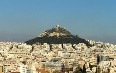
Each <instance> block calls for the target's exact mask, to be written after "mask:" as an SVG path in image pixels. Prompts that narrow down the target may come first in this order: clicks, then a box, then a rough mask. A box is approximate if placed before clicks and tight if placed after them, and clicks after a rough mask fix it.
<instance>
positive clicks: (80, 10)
mask: <svg viewBox="0 0 116 73" xmlns="http://www.w3.org/2000/svg"><path fill="white" fill-rule="evenodd" d="M56 25H60V26H62V27H64V28H66V29H67V30H69V31H70V32H71V33H72V34H74V35H78V36H79V37H82V38H85V39H89V40H95V41H102V42H109V43H113V44H116V0H0V41H15V42H24V41H27V40H29V39H32V38H35V37H37V36H38V35H39V34H40V33H41V32H44V31H45V30H47V29H50V28H52V27H54V26H56Z"/></svg>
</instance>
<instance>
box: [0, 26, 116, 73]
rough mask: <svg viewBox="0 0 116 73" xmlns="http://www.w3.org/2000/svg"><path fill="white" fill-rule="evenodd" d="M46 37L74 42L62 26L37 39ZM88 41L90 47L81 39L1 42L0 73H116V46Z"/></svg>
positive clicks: (46, 32) (44, 33)
mask: <svg viewBox="0 0 116 73" xmlns="http://www.w3.org/2000/svg"><path fill="white" fill-rule="evenodd" d="M63 31H65V32H63ZM48 32H49V33H48ZM44 36H45V37H48V38H49V37H56V38H62V36H63V37H68V38H72V34H71V33H70V32H69V31H67V30H66V29H65V28H63V27H60V26H59V25H57V26H56V27H53V28H52V29H50V30H47V31H45V32H43V33H42V34H40V35H39V36H38V37H44ZM63 41H66V40H63ZM85 41H86V42H88V43H89V45H88V44H87V43H85V42H83V41H80V39H79V41H77V42H78V43H75V42H74V43H72V41H71V43H70V41H68V42H67V43H66V42H65V43H62V42H60V43H59V42H57V40H56V42H57V43H54V42H52V43H48V42H43V43H40V42H39V41H37V40H36V41H32V40H31V42H33V43H31V44H30V42H29V43H27V42H25V43H20V42H0V73H116V45H113V44H110V43H103V42H96V41H94V40H85Z"/></svg>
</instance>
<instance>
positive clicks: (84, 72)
mask: <svg viewBox="0 0 116 73" xmlns="http://www.w3.org/2000/svg"><path fill="white" fill-rule="evenodd" d="M82 73H87V72H86V68H85V64H84V66H83V71H82Z"/></svg>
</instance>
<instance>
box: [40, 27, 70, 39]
mask: <svg viewBox="0 0 116 73" xmlns="http://www.w3.org/2000/svg"><path fill="white" fill-rule="evenodd" d="M44 36H47V37H49V36H51V37H52V36H57V37H60V36H62V37H63V36H65V37H66V36H72V34H71V33H70V32H69V31H68V30H67V29H65V28H63V27H61V26H59V25H57V26H55V27H53V28H52V29H48V30H46V31H45V32H43V33H41V34H40V37H44Z"/></svg>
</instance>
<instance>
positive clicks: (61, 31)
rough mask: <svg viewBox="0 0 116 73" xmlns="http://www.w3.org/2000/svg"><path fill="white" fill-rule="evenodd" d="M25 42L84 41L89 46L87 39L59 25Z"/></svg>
mask: <svg viewBox="0 0 116 73" xmlns="http://www.w3.org/2000/svg"><path fill="white" fill-rule="evenodd" d="M25 43H27V44H30V45H32V44H36V43H41V44H43V43H48V44H63V43H71V44H79V43H84V44H86V45H87V46H91V45H90V43H89V42H88V41H86V40H85V39H82V38H80V37H78V36H77V35H76V36H74V35H72V34H71V33H70V32H69V31H68V30H67V29H65V28H63V27H60V26H59V25H57V26H55V27H53V28H51V29H48V30H46V31H45V32H43V33H41V34H40V35H39V36H38V37H36V38H34V39H31V40H28V41H26V42H25Z"/></svg>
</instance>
